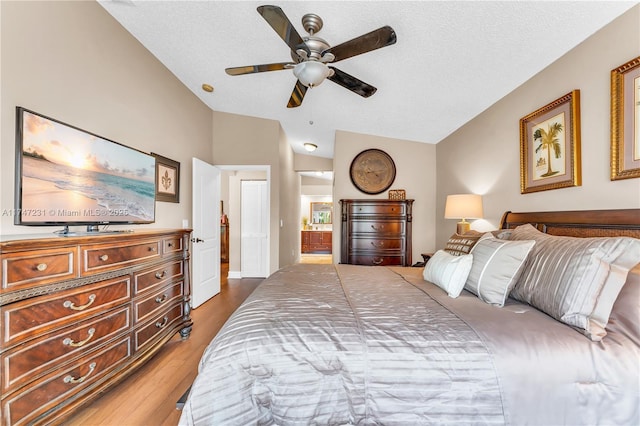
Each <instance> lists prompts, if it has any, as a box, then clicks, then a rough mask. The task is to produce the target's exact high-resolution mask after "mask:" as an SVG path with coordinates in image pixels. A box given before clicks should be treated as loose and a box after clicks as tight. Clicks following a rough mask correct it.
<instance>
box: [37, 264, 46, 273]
mask: <svg viewBox="0 0 640 426" xmlns="http://www.w3.org/2000/svg"><path fill="white" fill-rule="evenodd" d="M36 269H37V270H38V271H40V272H44V271H46V270H47V264H46V263H38V265H37V266H36Z"/></svg>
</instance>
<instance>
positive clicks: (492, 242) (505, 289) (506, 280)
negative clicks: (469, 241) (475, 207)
mask: <svg viewBox="0 0 640 426" xmlns="http://www.w3.org/2000/svg"><path fill="white" fill-rule="evenodd" d="M489 235H490V234H489ZM534 244H535V242H534V241H509V240H501V239H499V238H495V237H493V236H485V237H483V238H482V239H481V240H480V241H478V243H477V244H476V245H475V246H474V247H473V249H471V254H472V255H473V265H472V266H471V271H470V272H469V277H468V278H467V283H466V284H465V286H464V288H466V289H467V290H469V291H470V292H472V293H473V294H475V295H477V296H478V297H479V298H480V300H482V301H484V302H486V303H489V304H491V305H497V306H500V307H502V306H504V302H505V301H506V300H507V297H508V296H509V293H510V292H511V289H512V288H513V286H514V285H515V283H516V280H517V279H518V276H520V272H521V271H522V268H523V266H524V261H525V260H526V259H527V256H528V255H529V252H530V251H531V248H532V247H533V246H534Z"/></svg>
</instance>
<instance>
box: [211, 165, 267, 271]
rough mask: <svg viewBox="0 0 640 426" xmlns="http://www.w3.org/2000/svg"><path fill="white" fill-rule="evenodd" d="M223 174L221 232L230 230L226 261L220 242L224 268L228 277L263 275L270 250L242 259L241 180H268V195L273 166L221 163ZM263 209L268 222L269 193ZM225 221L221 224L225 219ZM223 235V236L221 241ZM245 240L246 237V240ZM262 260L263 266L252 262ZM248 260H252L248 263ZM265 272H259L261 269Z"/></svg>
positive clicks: (262, 201) (264, 200)
mask: <svg viewBox="0 0 640 426" xmlns="http://www.w3.org/2000/svg"><path fill="white" fill-rule="evenodd" d="M218 167H219V168H220V169H221V171H222V173H221V179H220V182H221V185H220V200H221V203H220V217H221V224H220V227H221V233H222V232H223V231H224V232H226V233H227V241H226V242H227V244H226V247H225V248H226V251H227V253H226V262H225V260H224V259H223V258H224V257H225V256H223V251H224V250H223V247H222V245H221V257H220V260H221V262H222V265H221V270H222V271H225V272H226V274H227V278H231V279H240V278H245V277H259V276H262V275H264V277H266V276H268V274H269V264H270V256H269V250H265V253H264V254H263V255H261V256H245V257H244V258H243V256H242V253H243V252H244V251H246V247H245V250H243V234H242V225H241V224H242V221H243V214H242V182H247V181H254V182H255V181H261V182H264V183H265V186H266V194H269V187H270V166H260V165H258V166H242V165H237V166H228V165H224V166H218ZM260 202H261V203H262V204H261V205H260V211H261V212H263V213H262V214H263V215H266V216H265V218H266V221H267V223H268V222H269V212H270V199H269V197H268V196H266V197H263V198H261V200H260ZM223 220H224V221H225V222H226V223H224V224H223V223H222V221H223ZM264 238H265V241H264V244H265V245H266V247H269V246H270V238H271V236H270V235H269V230H268V227H267V229H266V235H265V236H264ZM222 240H223V236H222V235H221V243H222ZM245 240H246V239H245ZM252 260H254V261H255V262H260V265H252V264H251V263H250V262H251V261H252ZM247 262H249V263H247ZM262 269H265V270H264V271H263V272H256V271H262Z"/></svg>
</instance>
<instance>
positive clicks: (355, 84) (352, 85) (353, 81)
mask: <svg viewBox="0 0 640 426" xmlns="http://www.w3.org/2000/svg"><path fill="white" fill-rule="evenodd" d="M329 68H331V69H332V70H333V73H334V74H333V75H332V76H331V77H327V79H328V80H331V81H333V82H334V83H336V84H339V85H340V86H342V87H344V88H346V89H349V90H351V91H352V92H353V93H357V94H358V95H360V96H362V97H363V98H368V97H369V96H371V95H373V94H374V93H376V90H378V89H376V88H375V87H373V86H372V85H370V84H367V83H365V82H364V81H362V80H358V79H357V78H355V77H354V76H352V75H349V74H347V73H346V72H344V71H340V70H339V69H338V68H335V67H329Z"/></svg>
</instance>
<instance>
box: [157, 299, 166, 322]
mask: <svg viewBox="0 0 640 426" xmlns="http://www.w3.org/2000/svg"><path fill="white" fill-rule="evenodd" d="M165 300H167V293H164V294H163V295H162V296H158V297H156V303H162V302H164V301H165ZM165 318H166V317H165Z"/></svg>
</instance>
